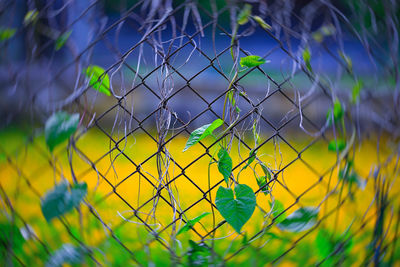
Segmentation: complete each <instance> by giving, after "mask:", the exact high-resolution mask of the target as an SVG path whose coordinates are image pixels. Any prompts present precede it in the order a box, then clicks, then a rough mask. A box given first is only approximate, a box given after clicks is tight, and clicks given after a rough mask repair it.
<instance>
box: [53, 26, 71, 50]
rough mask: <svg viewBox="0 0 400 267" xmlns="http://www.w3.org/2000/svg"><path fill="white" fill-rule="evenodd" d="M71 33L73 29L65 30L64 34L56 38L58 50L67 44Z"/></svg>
mask: <svg viewBox="0 0 400 267" xmlns="http://www.w3.org/2000/svg"><path fill="white" fill-rule="evenodd" d="M71 33H72V31H67V32H64V33H63V34H61V35H60V37H58V38H57V39H56V46H55V49H56V51H58V50H60V49H61V48H62V47H63V46H64V45H65V43H66V42H67V40H68V38H69V36H70V35H71Z"/></svg>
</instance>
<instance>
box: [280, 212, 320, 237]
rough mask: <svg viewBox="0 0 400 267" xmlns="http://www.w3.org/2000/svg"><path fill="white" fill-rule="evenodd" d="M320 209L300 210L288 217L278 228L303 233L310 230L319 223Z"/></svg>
mask: <svg viewBox="0 0 400 267" xmlns="http://www.w3.org/2000/svg"><path fill="white" fill-rule="evenodd" d="M318 212H319V209H318V208H314V207H305V208H300V209H298V210H296V211H295V212H293V213H292V214H290V215H289V216H287V217H286V219H284V220H283V221H282V222H280V223H278V224H277V226H278V228H279V229H281V230H283V231H289V232H295V233H298V232H302V231H306V230H308V229H310V228H311V227H313V226H314V225H315V224H316V223H317V217H318Z"/></svg>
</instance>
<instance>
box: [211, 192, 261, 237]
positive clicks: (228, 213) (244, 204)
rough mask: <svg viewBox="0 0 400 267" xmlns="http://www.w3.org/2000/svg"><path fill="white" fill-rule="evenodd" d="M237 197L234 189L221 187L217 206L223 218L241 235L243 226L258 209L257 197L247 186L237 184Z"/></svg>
mask: <svg viewBox="0 0 400 267" xmlns="http://www.w3.org/2000/svg"><path fill="white" fill-rule="evenodd" d="M235 197H236V198H235ZM235 197H234V194H233V190H232V189H230V188H224V187H222V186H220V187H219V188H218V191H217V196H216V199H215V205H216V206H217V209H218V211H219V212H220V213H221V215H222V217H224V219H225V220H226V221H227V222H228V223H229V224H230V225H231V226H232V227H233V228H234V229H235V230H236V232H237V233H240V230H241V229H242V226H243V225H244V224H245V223H246V222H247V221H248V220H249V219H250V217H251V215H253V212H254V209H255V207H256V197H255V195H254V192H253V190H252V189H251V188H250V187H249V186H247V185H245V184H237V185H236V186H235Z"/></svg>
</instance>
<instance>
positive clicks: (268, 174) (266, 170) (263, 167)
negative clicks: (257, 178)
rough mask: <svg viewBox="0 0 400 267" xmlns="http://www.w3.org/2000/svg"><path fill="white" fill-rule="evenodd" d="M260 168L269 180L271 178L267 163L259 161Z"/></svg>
mask: <svg viewBox="0 0 400 267" xmlns="http://www.w3.org/2000/svg"><path fill="white" fill-rule="evenodd" d="M260 165H261V169H262V170H263V172H264V175H265V176H266V177H267V179H268V181H270V180H271V179H272V176H271V171H270V170H269V168H268V167H267V165H265V164H264V163H262V162H261V164H260Z"/></svg>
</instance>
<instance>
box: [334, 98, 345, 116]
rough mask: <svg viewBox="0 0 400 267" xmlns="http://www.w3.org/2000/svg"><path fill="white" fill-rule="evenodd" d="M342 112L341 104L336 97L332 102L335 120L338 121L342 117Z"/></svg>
mask: <svg viewBox="0 0 400 267" xmlns="http://www.w3.org/2000/svg"><path fill="white" fill-rule="evenodd" d="M343 113H344V112H343V108H342V104H341V103H340V101H339V100H338V99H336V100H335V102H334V103H333V118H334V119H335V121H338V120H340V119H341V118H343Z"/></svg>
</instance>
